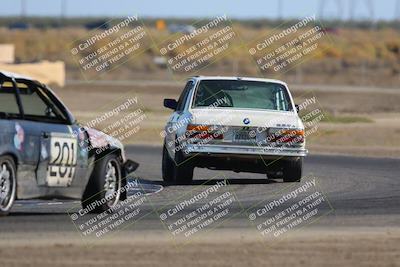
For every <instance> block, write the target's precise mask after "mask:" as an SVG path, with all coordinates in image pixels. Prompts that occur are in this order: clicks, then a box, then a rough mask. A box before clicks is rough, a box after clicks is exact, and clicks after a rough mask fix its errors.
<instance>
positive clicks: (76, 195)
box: [0, 71, 138, 215]
mask: <svg viewBox="0 0 400 267" xmlns="http://www.w3.org/2000/svg"><path fill="white" fill-rule="evenodd" d="M137 167H138V164H137V163H136V162H134V161H131V160H128V159H126V157H125V152H124V148H123V145H122V144H121V142H119V141H118V140H116V139H115V138H113V137H111V136H108V135H106V134H105V133H102V132H100V131H97V130H95V129H91V128H87V127H83V126H81V125H79V124H78V123H77V121H76V120H75V118H74V117H73V115H72V114H71V112H70V111H69V110H68V109H67V107H66V106H65V105H64V104H63V103H62V102H61V101H60V100H59V99H58V98H57V97H56V96H55V94H54V93H53V92H52V91H51V90H50V89H49V88H48V87H47V86H46V85H44V84H41V83H40V82H38V81H35V80H32V79H30V78H27V77H22V76H20V75H17V74H12V73H7V72H1V71H0V215H7V214H8V213H9V211H10V209H11V207H12V205H13V203H14V200H16V199H54V198H58V199H81V200H82V206H83V207H84V208H88V210H89V211H91V212H103V211H106V210H109V209H110V208H112V207H114V206H115V205H116V204H117V203H118V201H119V200H123V199H125V198H126V195H127V187H128V186H127V179H126V176H127V175H128V174H129V173H131V172H133V171H134V170H135V169H136V168H137Z"/></svg>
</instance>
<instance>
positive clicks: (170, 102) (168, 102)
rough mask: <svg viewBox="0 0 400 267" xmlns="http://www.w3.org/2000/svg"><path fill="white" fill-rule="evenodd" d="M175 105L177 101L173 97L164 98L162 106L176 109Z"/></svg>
mask: <svg viewBox="0 0 400 267" xmlns="http://www.w3.org/2000/svg"><path fill="white" fill-rule="evenodd" d="M177 106H178V102H176V100H175V99H169V98H166V99H164V107H166V108H170V109H173V110H176V107H177Z"/></svg>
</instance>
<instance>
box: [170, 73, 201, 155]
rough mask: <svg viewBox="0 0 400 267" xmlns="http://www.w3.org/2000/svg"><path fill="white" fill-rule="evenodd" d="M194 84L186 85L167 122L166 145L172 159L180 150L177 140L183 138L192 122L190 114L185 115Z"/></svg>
mask: <svg viewBox="0 0 400 267" xmlns="http://www.w3.org/2000/svg"><path fill="white" fill-rule="evenodd" d="M194 84H195V82H194V81H193V80H190V81H188V82H187V83H186V85H185V88H184V89H183V91H182V93H181V95H180V96H179V100H178V104H177V107H176V110H175V111H174V113H173V114H172V115H171V117H170V119H169V120H168V122H167V127H166V133H167V134H166V145H167V149H168V151H169V153H170V156H171V157H173V156H174V155H175V152H176V151H177V150H178V149H179V148H177V147H176V146H178V145H179V140H176V139H177V137H179V136H182V134H184V133H185V131H186V126H187V124H188V123H189V120H190V116H189V114H187V113H185V110H186V109H185V107H186V106H187V103H188V100H189V99H190V93H191V90H192V89H193V87H194Z"/></svg>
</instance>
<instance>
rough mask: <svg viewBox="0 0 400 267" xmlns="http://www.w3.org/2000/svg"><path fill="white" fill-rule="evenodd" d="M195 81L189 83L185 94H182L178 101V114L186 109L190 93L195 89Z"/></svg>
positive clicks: (184, 91)
mask: <svg viewBox="0 0 400 267" xmlns="http://www.w3.org/2000/svg"><path fill="white" fill-rule="evenodd" d="M193 84H194V82H193V81H188V82H187V84H186V86H185V88H184V89H183V92H182V94H181V96H180V97H179V100H178V106H177V107H176V111H177V112H181V111H183V108H184V107H185V104H186V101H187V99H188V96H189V92H190V90H191V89H192V88H193Z"/></svg>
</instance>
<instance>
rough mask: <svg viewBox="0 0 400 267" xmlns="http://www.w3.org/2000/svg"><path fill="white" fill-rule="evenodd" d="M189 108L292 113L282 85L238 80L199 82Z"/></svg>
mask: <svg viewBox="0 0 400 267" xmlns="http://www.w3.org/2000/svg"><path fill="white" fill-rule="evenodd" d="M192 107H193V108H201V107H212V108H239V109H266V110H277V111H290V110H292V105H291V102H290V98H289V95H288V92H287V91H286V88H285V86H284V85H282V84H279V83H272V82H259V81H241V80H203V81H201V82H200V84H199V86H198V88H197V90H196V93H195V98H194V101H193V105H192Z"/></svg>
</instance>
